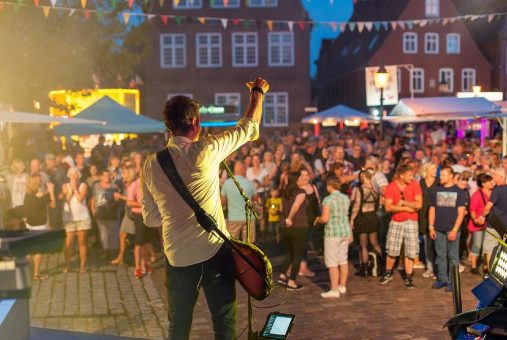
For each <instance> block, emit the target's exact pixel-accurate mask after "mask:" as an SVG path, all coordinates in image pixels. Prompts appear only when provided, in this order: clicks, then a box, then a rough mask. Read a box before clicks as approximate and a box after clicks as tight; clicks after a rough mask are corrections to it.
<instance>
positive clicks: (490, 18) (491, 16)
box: [488, 14, 495, 22]
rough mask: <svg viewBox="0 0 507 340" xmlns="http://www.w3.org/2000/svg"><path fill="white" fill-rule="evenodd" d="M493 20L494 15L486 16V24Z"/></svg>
mask: <svg viewBox="0 0 507 340" xmlns="http://www.w3.org/2000/svg"><path fill="white" fill-rule="evenodd" d="M494 18H495V15H494V14H490V15H488V22H492V21H493V19H494Z"/></svg>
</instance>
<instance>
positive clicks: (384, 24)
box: [382, 21, 389, 31]
mask: <svg viewBox="0 0 507 340" xmlns="http://www.w3.org/2000/svg"><path fill="white" fill-rule="evenodd" d="M382 27H384V29H385V30H386V31H387V30H388V29H389V23H388V22H387V21H382Z"/></svg>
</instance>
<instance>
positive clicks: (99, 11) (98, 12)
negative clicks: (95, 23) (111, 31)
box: [95, 9, 104, 21]
mask: <svg viewBox="0 0 507 340" xmlns="http://www.w3.org/2000/svg"><path fill="white" fill-rule="evenodd" d="M95 14H96V15H97V20H99V21H101V20H102V18H104V13H103V12H102V10H101V9H97V11H96V12H95Z"/></svg>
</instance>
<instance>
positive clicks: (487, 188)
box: [468, 174, 495, 275]
mask: <svg viewBox="0 0 507 340" xmlns="http://www.w3.org/2000/svg"><path fill="white" fill-rule="evenodd" d="M477 186H478V187H479V189H478V190H477V191H476V192H474V194H473V195H472V198H471V199H470V220H469V222H468V231H469V232H470V233H471V234H472V249H471V251H470V257H469V258H470V267H471V272H472V274H474V275H477V274H479V271H478V270H477V259H478V257H479V256H480V255H481V252H482V251H483V241H484V234H485V233H486V232H485V231H484V230H483V228H484V227H485V226H484V223H479V222H480V221H479V219H478V218H479V216H481V215H482V212H483V210H484V206H485V205H486V203H487V202H488V201H489V196H490V195H491V192H492V191H493V188H494V187H495V182H494V181H493V177H491V176H490V175H488V174H480V175H479V176H478V177H477ZM482 263H483V266H484V267H485V268H486V271H487V266H488V259H487V255H486V254H485V253H484V258H483V262H482Z"/></svg>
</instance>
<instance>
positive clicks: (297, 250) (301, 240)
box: [280, 227, 308, 280]
mask: <svg viewBox="0 0 507 340" xmlns="http://www.w3.org/2000/svg"><path fill="white" fill-rule="evenodd" d="M280 236H281V239H282V242H283V244H284V246H285V251H286V252H287V253H286V254H285V258H284V260H283V263H282V273H286V272H287V270H288V269H289V267H291V271H290V276H289V278H290V279H291V280H296V277H297V276H298V272H299V265H300V264H301V260H302V259H303V256H304V254H305V250H306V245H307V244H308V231H307V228H293V227H291V228H286V227H284V228H280Z"/></svg>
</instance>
